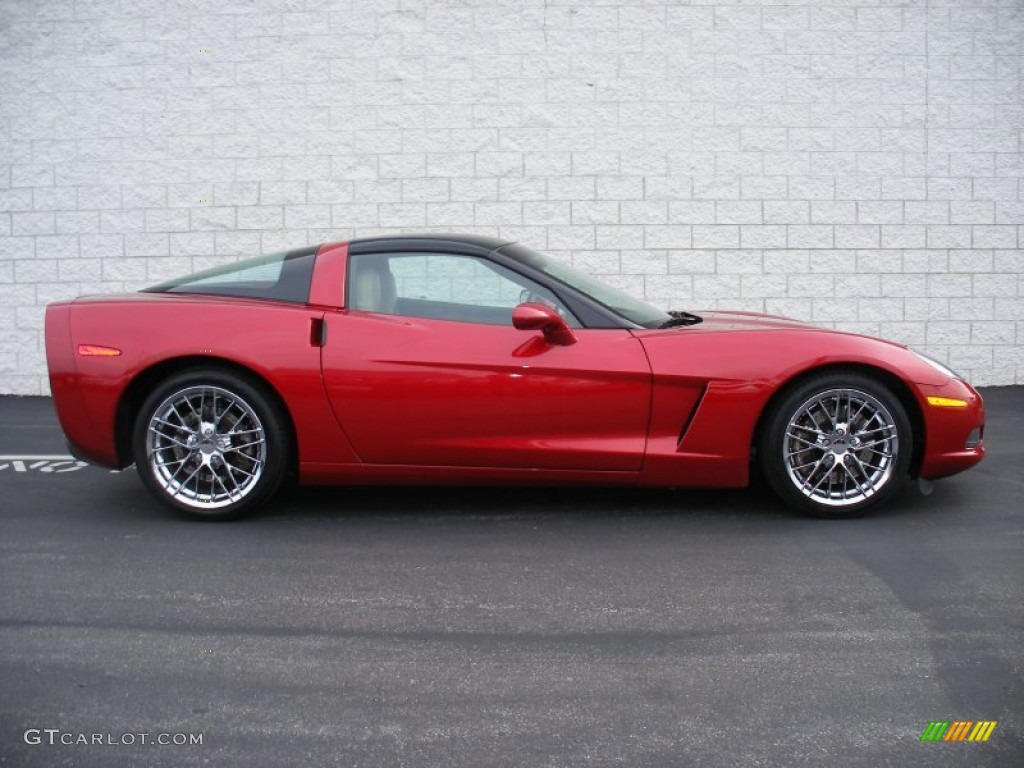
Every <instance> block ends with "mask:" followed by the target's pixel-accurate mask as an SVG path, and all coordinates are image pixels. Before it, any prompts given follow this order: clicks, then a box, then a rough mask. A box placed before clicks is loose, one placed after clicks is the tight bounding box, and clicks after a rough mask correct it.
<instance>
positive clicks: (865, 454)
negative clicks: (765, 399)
mask: <svg viewBox="0 0 1024 768" xmlns="http://www.w3.org/2000/svg"><path fill="white" fill-rule="evenodd" d="M770 407H771V410H770V411H769V412H768V413H767V414H766V422H765V424H764V428H763V429H762V431H761V435H760V439H759V441H758V445H757V456H758V460H759V462H760V465H761V469H762V471H763V473H764V476H765V479H766V480H767V481H768V483H769V485H771V487H772V489H773V490H774V491H775V493H776V494H777V495H778V496H779V498H781V499H782V500H783V501H784V502H786V503H787V504H788V505H789V506H791V507H793V508H795V509H797V510H799V511H800V512H803V513H804V514H808V515H812V516H814V517H824V518H849V517H858V516H860V515H862V514H864V513H865V512H867V511H868V510H870V509H872V508H875V507H878V506H880V505H882V504H884V503H885V502H886V501H887V500H888V499H890V498H891V497H892V495H893V494H894V493H896V491H897V490H899V486H900V484H901V483H902V481H903V479H904V478H905V477H906V475H907V472H908V470H909V468H910V459H911V456H912V455H913V452H914V434H913V430H912V427H911V424H910V419H909V418H908V416H907V411H906V408H904V406H903V403H902V402H900V399H899V398H898V397H897V396H896V395H895V394H894V393H893V391H892V390H891V389H890V388H889V387H887V386H886V385H885V384H883V383H882V382H881V381H879V380H878V379H876V378H874V377H872V376H869V375H866V374H863V373H859V372H856V371H849V372H843V371H833V372H826V373H821V374H817V375H812V376H809V377H807V378H806V379H803V380H800V381H798V382H797V383H796V384H795V385H793V386H791V387H789V388H788V389H787V390H785V391H784V392H783V393H782V394H781V396H780V397H779V399H778V400H777V401H776V402H774V403H773V404H772V405H771V406H770Z"/></svg>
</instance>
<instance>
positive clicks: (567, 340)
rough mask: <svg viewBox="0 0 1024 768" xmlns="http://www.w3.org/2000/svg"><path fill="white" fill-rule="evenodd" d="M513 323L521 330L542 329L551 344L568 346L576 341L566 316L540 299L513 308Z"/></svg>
mask: <svg viewBox="0 0 1024 768" xmlns="http://www.w3.org/2000/svg"><path fill="white" fill-rule="evenodd" d="M512 325H513V326H515V327H516V328H518V329H519V330H521V331H541V332H543V333H544V338H545V340H546V341H547V342H548V343H549V344H559V345H561V346H568V345H569V344H575V343H576V336H575V335H574V334H573V332H572V329H570V328H569V324H568V323H566V322H565V318H564V317H562V316H561V315H560V314H558V312H556V311H555V308H554V307H549V306H548V305H547V304H541V303H540V302H538V301H528V302H526V303H524V304H520V305H519V306H517V307H516V308H515V309H513V310H512Z"/></svg>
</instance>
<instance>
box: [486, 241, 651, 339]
mask: <svg viewBox="0 0 1024 768" xmlns="http://www.w3.org/2000/svg"><path fill="white" fill-rule="evenodd" d="M501 253H503V254H505V255H506V256H511V257H512V258H514V259H516V260H517V261H519V262H521V263H523V264H526V265H527V266H530V267H533V268H534V269H538V270H540V271H541V272H543V273H544V274H546V275H549V276H551V277H553V278H554V279H555V280H558V281H559V282H562V283H565V284H566V285H568V286H570V287H572V288H574V289H576V290H577V291H579V292H580V293H582V294H585V295H587V296H589V297H590V298H592V299H593V300H594V301H596V302H597V303H598V304H601V305H602V306H604V307H607V308H608V309H610V310H611V311H612V312H614V313H615V314H617V315H619V316H620V317H624V318H626V319H627V320H629V321H631V322H633V323H636V324H637V325H642V326H644V327H646V328H657V327H658V326H660V325H661V324H662V323H664V322H666V321H668V320H670V319H671V315H669V314H668V313H667V312H666V311H665V310H663V309H659V308H658V307H655V306H654V305H653V304H648V303H647V302H646V301H641V300H640V299H637V298H635V297H633V296H630V295H629V294H628V293H625V292H624V291H620V290H619V289H618V288H613V287H612V286H610V285H606V284H605V283H602V282H601V281H600V280H597V279H596V278H593V277H591V276H590V275H588V274H586V273H584V272H580V271H579V270H577V269H573V268H572V267H570V266H568V265H567V264H563V263H561V262H559V261H555V260H554V259H549V258H548V257H547V256H542V255H541V254H539V253H537V252H536V251H532V250H530V249H529V248H527V247H525V246H523V245H520V244H519V243H514V244H512V245H507V246H505V247H504V248H502V249H501Z"/></svg>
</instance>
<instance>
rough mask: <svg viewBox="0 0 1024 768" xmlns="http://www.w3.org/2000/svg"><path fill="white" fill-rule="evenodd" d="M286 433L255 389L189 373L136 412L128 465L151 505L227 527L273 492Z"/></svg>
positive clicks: (207, 373)
mask: <svg viewBox="0 0 1024 768" xmlns="http://www.w3.org/2000/svg"><path fill="white" fill-rule="evenodd" d="M289 449H290V446H289V431H288V430H287V428H286V427H285V424H284V418H283V416H282V415H281V413H280V409H279V408H278V406H277V405H276V403H275V402H274V400H273V398H272V397H271V396H269V395H268V394H267V393H266V392H265V390H264V388H263V387H262V386H259V385H257V384H256V383H254V382H252V381H250V380H249V379H247V378H244V377H242V376H239V375H238V374H235V373H233V372H230V371H227V370H217V369H193V370H189V371H183V372H181V373H179V374H176V375H175V376H172V377H171V378H170V379H168V380H167V381H166V382H164V383H163V384H162V385H160V386H159V387H157V388H156V389H155V390H154V391H153V392H152V393H150V395H149V397H147V398H146V400H145V402H144V403H143V404H142V407H141V408H140V410H139V414H138V418H137V419H136V422H135V432H134V435H133V450H134V455H135V464H136V467H137V469H138V472H139V476H140V477H141V478H142V481H143V483H145V485H146V486H147V488H149V490H150V491H152V492H153V493H154V494H155V495H156V496H157V498H159V499H160V500H161V501H163V502H164V503H166V504H168V505H170V506H171V507H173V508H174V509H176V510H178V511H179V512H183V513H185V514H186V515H188V516H189V517H192V518H195V519H201V520H231V519H235V518H238V517H240V516H242V515H245V514H248V513H249V512H251V511H253V510H254V509H256V508H257V507H258V506H259V505H260V504H262V503H263V502H265V501H266V500H267V499H268V498H270V496H271V495H273V493H274V492H275V491H276V490H277V489H278V487H280V485H281V482H282V480H283V479H284V476H285V471H286V469H287V465H288V454H289Z"/></svg>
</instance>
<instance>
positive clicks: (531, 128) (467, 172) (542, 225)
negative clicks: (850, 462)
mask: <svg viewBox="0 0 1024 768" xmlns="http://www.w3.org/2000/svg"><path fill="white" fill-rule="evenodd" d="M1022 31H1024V2H1022V0H904V1H902V2H900V1H897V0H811V1H808V2H803V1H802V0H778V1H776V2H769V1H767V0H766V1H764V2H761V1H760V0H744V1H741V0H706V1H705V2H701V1H700V0H694V2H684V1H683V0H585V1H581V2H577V1H576V0H546V1H545V0H334V1H332V0H35V2H32V1H30V0H0V392H8V393H26V394H35V393H45V392H46V391H47V382H46V376H45V370H46V369H45V359H44V349H43V339H42V332H41V330H42V322H43V308H44V307H45V305H46V304H47V303H48V302H50V301H54V300H57V299H64V298H67V297H71V296H75V295H78V294H81V293H95V292H111V291H121V290H134V289H136V288H139V287H142V286H144V285H147V284H151V283H154V282H157V281H159V280H162V279H165V278H168V277H172V276H175V275H179V274H183V273H187V272H189V271H192V270H194V269H198V268H202V267H206V266H210V265H213V264H219V263H223V262H226V261H231V260H233V259H237V258H240V257H243V256H250V255H256V254H258V253H260V252H266V251H272V250H279V249H283V248H291V247H297V246H300V245H303V244H306V243H316V242H321V241H328V240H335V239H344V238H348V237H351V236H354V235H365V234H373V233H381V232H393V231H401V230H405V231H414V230H438V231H462V232H485V233H491V234H500V235H503V236H509V237H511V238H515V239H519V240H521V241H523V242H524V243H526V244H528V245H530V246H531V247H533V248H535V249H538V250H542V251H546V252H548V253H550V254H552V255H554V256H557V257H558V258H562V259H565V260H567V261H570V262H572V263H573V264H575V265H576V266H578V267H580V268H582V269H584V270H586V271H588V272H590V273H593V274H595V275H599V276H601V277H603V278H604V279H606V280H608V281H609V282H612V283H615V284H617V285H619V286H620V287H623V288H625V289H627V290H629V291H631V292H633V293H635V294H637V295H641V296H645V297H646V298H647V299H648V300H650V301H651V302H653V303H656V304H659V305H662V306H666V307H671V308H690V309H700V308H742V309H748V310H756V311H766V312H771V313H779V314H783V315H789V316H792V317H797V318H802V319H806V320H810V321H812V322H815V323H818V324H822V325H827V326H835V327H838V328H843V329H848V330H852V331H858V332H865V333H869V334H876V335H881V336H885V337H888V338H891V339H895V340H898V341H902V342H905V343H909V344H912V345H914V346H915V347H917V348H919V349H921V350H923V351H925V352H928V353H930V354H931V355H933V356H935V357H937V358H939V359H941V360H944V361H947V362H948V363H950V364H951V365H952V366H953V367H954V368H957V369H959V370H961V371H962V372H964V373H965V374H968V375H969V376H970V377H971V378H973V380H974V381H975V383H979V384H1013V383H1017V384H1021V383H1024V355H1022V349H1024V345H1022V342H1024V280H1022V278H1021V273H1022V269H1021V263H1022V255H1021V254H1022V251H1021V250H1020V249H1021V245H1022V242H1024V234H1022V229H1024V227H1022V225H1024V196H1022V190H1024V185H1022V182H1021V176H1022V170H1024V155H1022V152H1021V150H1022V129H1024V107H1022V100H1021V95H1022V90H1021V88H1022V82H1021V56H1022Z"/></svg>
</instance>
